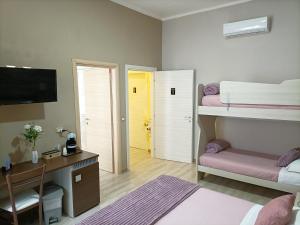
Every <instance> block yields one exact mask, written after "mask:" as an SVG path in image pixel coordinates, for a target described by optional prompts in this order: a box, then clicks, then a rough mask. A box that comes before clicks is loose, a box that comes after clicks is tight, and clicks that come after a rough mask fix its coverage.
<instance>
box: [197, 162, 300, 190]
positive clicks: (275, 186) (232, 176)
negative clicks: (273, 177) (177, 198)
mask: <svg viewBox="0 0 300 225" xmlns="http://www.w3.org/2000/svg"><path fill="white" fill-rule="evenodd" d="M198 172H202V173H208V174H213V175H216V176H220V177H225V178H229V179H232V180H237V181H242V182H245V183H250V184H255V185H258V186H262V187H266V188H271V189H275V190H279V191H284V192H289V193H297V192H300V186H296V185H290V184H283V183H278V182H273V181H269V180H263V179H259V178H255V177H250V176H246V175H241V174H237V173H231V172H227V171H224V170H219V169H215V168H211V167H206V166H201V165H198Z"/></svg>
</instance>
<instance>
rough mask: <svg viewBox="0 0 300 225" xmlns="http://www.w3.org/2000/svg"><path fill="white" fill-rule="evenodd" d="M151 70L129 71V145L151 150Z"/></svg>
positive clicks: (134, 147)
mask: <svg viewBox="0 0 300 225" xmlns="http://www.w3.org/2000/svg"><path fill="white" fill-rule="evenodd" d="M151 79H152V73H151V72H143V71H128V100H129V101H128V102H129V107H128V108H129V146H130V149H131V150H132V149H134V150H135V151H138V150H146V151H148V152H149V153H150V152H151V148H152V146H151V122H152V120H151V115H152V113H151Z"/></svg>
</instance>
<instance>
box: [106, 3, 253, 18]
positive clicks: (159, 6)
mask: <svg viewBox="0 0 300 225" xmlns="http://www.w3.org/2000/svg"><path fill="white" fill-rule="evenodd" d="M111 1H112V2H115V3H118V4H120V5H123V6H125V7H128V8H130V9H133V10H135V11H138V12H140V13H143V14H145V15H148V16H151V17H154V18H157V19H160V20H168V19H174V18H178V17H182V16H186V15H190V14H195V13H199V12H205V11H209V10H214V9H218V8H223V7H227V6H231V5H236V4H241V3H244V2H249V1H252V0H111Z"/></svg>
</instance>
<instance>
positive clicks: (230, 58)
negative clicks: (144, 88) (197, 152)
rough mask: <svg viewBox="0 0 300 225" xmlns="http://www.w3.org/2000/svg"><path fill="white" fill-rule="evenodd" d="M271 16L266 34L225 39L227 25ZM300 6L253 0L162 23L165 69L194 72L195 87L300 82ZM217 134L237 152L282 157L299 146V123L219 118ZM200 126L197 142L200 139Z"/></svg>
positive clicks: (294, 0)
mask: <svg viewBox="0 0 300 225" xmlns="http://www.w3.org/2000/svg"><path fill="white" fill-rule="evenodd" d="M261 16H270V17H271V19H272V30H271V32H270V33H267V34H259V35H253V36H247V37H238V38H232V39H225V38H224V37H223V34H222V27H223V24H224V23H227V22H233V21H239V20H245V19H250V18H255V17H261ZM299 21H300V1H299V0H285V1H269V0H254V1H251V2H248V3H244V4H239V5H235V6H231V7H227V8H222V9H218V10H213V11H208V12H203V13H198V14H194V15H190V16H185V17H182V18H177V19H173V20H169V21H165V22H163V45H162V46H163V57H162V60H163V61H162V67H163V69H164V70H169V69H170V70H173V69H195V72H196V79H197V83H204V84H205V83H209V82H216V81H217V82H219V81H222V80H235V81H254V82H267V83H279V82H281V81H283V80H286V79H294V78H298V79H299V78H300V63H299V62H300V41H299V40H300V25H299ZM218 124H219V126H218V127H219V129H218V135H219V136H220V137H223V138H225V139H228V140H230V141H231V142H232V144H233V146H235V147H238V148H246V149H253V150H259V151H265V152H273V153H277V154H279V153H281V152H284V151H286V150H287V149H289V148H292V147H294V146H300V138H299V137H300V123H293V122H278V121H257V120H238V119H220V120H218ZM198 132H199V130H198V126H197V125H196V132H195V134H196V136H195V139H196V142H197V139H198Z"/></svg>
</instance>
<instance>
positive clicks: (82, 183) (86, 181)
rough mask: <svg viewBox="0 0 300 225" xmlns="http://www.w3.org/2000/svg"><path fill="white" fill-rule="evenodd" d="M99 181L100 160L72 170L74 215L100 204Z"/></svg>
mask: <svg viewBox="0 0 300 225" xmlns="http://www.w3.org/2000/svg"><path fill="white" fill-rule="evenodd" d="M99 181H100V180H99V163H98V162H97V163H94V164H92V165H89V166H87V167H84V168H81V169H77V170H75V171H73V172H72V186H73V187H72V189H73V208H74V216H78V215H79V214H81V213H83V212H85V211H87V210H89V209H90V208H92V207H94V206H96V205H98V204H99V202H100V191H99Z"/></svg>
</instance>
